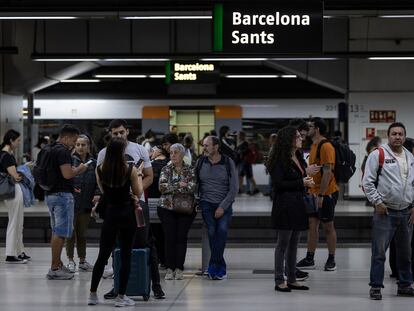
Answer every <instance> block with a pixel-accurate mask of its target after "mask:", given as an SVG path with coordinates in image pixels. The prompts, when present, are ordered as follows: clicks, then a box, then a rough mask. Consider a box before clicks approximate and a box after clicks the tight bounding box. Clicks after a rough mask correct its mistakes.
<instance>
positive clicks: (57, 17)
mask: <svg viewBox="0 0 414 311" xmlns="http://www.w3.org/2000/svg"><path fill="white" fill-rule="evenodd" d="M24 19H29V20H33V19H77V17H76V16H0V20H24Z"/></svg>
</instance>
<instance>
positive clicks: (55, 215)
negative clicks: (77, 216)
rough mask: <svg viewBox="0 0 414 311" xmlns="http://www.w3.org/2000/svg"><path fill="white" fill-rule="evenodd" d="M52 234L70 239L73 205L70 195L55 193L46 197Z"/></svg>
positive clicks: (67, 193)
mask: <svg viewBox="0 0 414 311" xmlns="http://www.w3.org/2000/svg"><path fill="white" fill-rule="evenodd" d="M46 204H47V207H48V208H49V215H50V226H51V227H52V233H53V234H54V235H57V236H58V237H61V238H70V237H72V233H73V218H74V210H75V204H74V200H73V195H72V193H69V192H57V193H53V194H50V195H46Z"/></svg>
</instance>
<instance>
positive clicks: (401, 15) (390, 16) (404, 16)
mask: <svg viewBox="0 0 414 311" xmlns="http://www.w3.org/2000/svg"><path fill="white" fill-rule="evenodd" d="M378 17H380V18H414V15H413V14H405V15H404V14H400V15H379V16H378Z"/></svg>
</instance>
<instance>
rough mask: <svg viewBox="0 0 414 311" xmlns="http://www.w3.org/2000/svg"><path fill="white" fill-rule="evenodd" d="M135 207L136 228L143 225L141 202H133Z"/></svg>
mask: <svg viewBox="0 0 414 311" xmlns="http://www.w3.org/2000/svg"><path fill="white" fill-rule="evenodd" d="M134 207H135V219H136V221H137V228H142V227H145V218H144V211H143V210H142V207H141V204H139V202H138V201H135V202H134Z"/></svg>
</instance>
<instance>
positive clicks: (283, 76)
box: [281, 75, 297, 79]
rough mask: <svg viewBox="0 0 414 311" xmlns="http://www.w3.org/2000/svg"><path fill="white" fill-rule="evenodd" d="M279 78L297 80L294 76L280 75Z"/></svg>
mask: <svg viewBox="0 0 414 311" xmlns="http://www.w3.org/2000/svg"><path fill="white" fill-rule="evenodd" d="M281 77H282V78H285V79H294V78H297V76H296V75H281Z"/></svg>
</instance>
